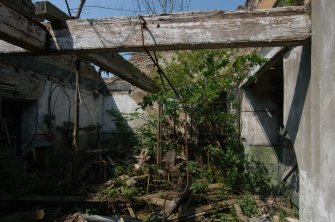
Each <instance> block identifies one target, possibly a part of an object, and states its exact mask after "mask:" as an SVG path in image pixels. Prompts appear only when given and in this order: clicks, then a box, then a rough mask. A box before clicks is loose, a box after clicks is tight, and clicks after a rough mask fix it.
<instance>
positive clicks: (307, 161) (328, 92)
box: [288, 0, 335, 221]
mask: <svg viewBox="0 0 335 222" xmlns="http://www.w3.org/2000/svg"><path fill="white" fill-rule="evenodd" d="M334 11H335V1H333V0H322V1H312V27H313V29H312V57H311V70H312V72H311V76H310V84H309V88H308V90H307V93H306V98H305V101H304V107H303V109H302V116H301V118H300V123H299V124H298V125H297V133H296V139H295V141H296V143H297V144H300V145H297V146H295V149H296V151H297V156H298V163H299V169H300V218H301V221H335V201H334V199H335V176H334V175H335V149H334V138H335V127H334V121H333V119H334V113H335V62H334V61H335V29H334V27H335V14H334ZM300 82H301V81H298V82H297V84H301V83H300ZM299 99H300V97H299ZM288 130H289V129H288Z"/></svg>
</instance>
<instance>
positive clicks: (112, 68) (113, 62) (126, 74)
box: [80, 53, 159, 92]
mask: <svg viewBox="0 0 335 222" xmlns="http://www.w3.org/2000/svg"><path fill="white" fill-rule="evenodd" d="M80 57H81V58H84V59H86V60H87V61H90V62H92V63H94V64H96V65H97V66H99V67H101V68H103V69H105V70H107V71H109V72H112V73H113V74H115V75H116V76H118V77H120V78H121V79H123V80H126V81H128V82H130V83H131V84H132V85H134V86H137V87H138V88H140V89H143V90H145V91H148V92H157V91H158V90H159V88H158V87H157V86H156V85H155V84H154V82H153V81H152V80H151V79H150V78H149V77H148V76H147V75H145V74H144V73H143V72H142V71H140V70H139V69H138V68H137V67H136V66H134V65H133V64H132V63H130V62H128V61H127V60H126V59H124V58H123V57H122V56H120V55H119V54H117V53H102V54H87V55H81V56H80Z"/></svg>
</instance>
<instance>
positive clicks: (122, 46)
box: [47, 7, 311, 53]
mask: <svg viewBox="0 0 335 222" xmlns="http://www.w3.org/2000/svg"><path fill="white" fill-rule="evenodd" d="M142 18H143V19H140V18H139V17H114V18H104V19H84V20H69V21H67V22H66V25H64V26H63V27H55V28H52V27H51V26H50V25H47V27H48V30H49V32H50V34H51V38H50V39H49V43H50V45H49V50H50V51H58V52H62V53H71V52H72V53H73V51H80V52H83V53H100V52H106V51H143V50H144V47H143V40H144V45H145V47H146V48H147V49H148V50H178V49H187V50H191V49H204V48H225V47H228V48H232V47H234V48H236V47H238V48H239V47H256V46H287V45H301V44H303V43H305V42H306V41H308V40H309V39H310V37H311V21H310V17H309V15H308V14H307V13H305V10H304V8H303V7H286V8H274V9H270V10H255V11H237V12H225V11H203V12H191V13H177V14H164V15H147V16H143V17H142ZM144 23H145V25H143V24H144ZM141 26H143V27H144V29H143V38H142V31H141Z"/></svg>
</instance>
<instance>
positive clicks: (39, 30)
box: [0, 2, 47, 51]
mask: <svg viewBox="0 0 335 222" xmlns="http://www.w3.org/2000/svg"><path fill="white" fill-rule="evenodd" d="M46 34H47V32H46V29H45V27H44V26H43V25H42V24H40V23H38V22H35V21H34V20H32V19H29V18H28V17H26V16H24V15H23V14H21V13H19V12H17V11H15V10H13V9H11V8H10V7H8V6H7V5H5V4H4V3H2V2H0V39H3V40H5V41H7V42H9V43H12V44H14V45H17V46H20V47H22V48H25V49H28V50H31V51H35V50H43V49H45V44H46ZM0 51H1V50H0Z"/></svg>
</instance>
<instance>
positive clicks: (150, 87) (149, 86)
mask: <svg viewBox="0 0 335 222" xmlns="http://www.w3.org/2000/svg"><path fill="white" fill-rule="evenodd" d="M35 14H36V17H38V18H42V19H46V20H49V21H50V22H52V23H56V24H57V25H60V24H61V23H60V22H64V21H66V20H68V19H71V17H69V16H68V15H66V14H65V13H64V12H62V11H61V10H60V9H58V8H57V7H56V6H54V5H53V4H51V3H50V2H48V1H41V2H36V4H35ZM0 46H1V49H2V50H1V51H4V50H14V51H17V52H27V51H26V50H24V49H22V48H20V47H17V46H14V45H12V44H9V43H7V42H4V41H1V40H0ZM78 57H80V58H83V59H85V60H87V61H89V62H92V63H94V64H96V65H97V66H99V67H101V68H103V69H105V70H106V71H109V72H112V73H113V74H115V75H117V76H118V77H120V78H121V79H124V80H126V81H128V82H130V83H131V84H133V85H134V86H137V87H138V88H140V89H143V90H145V91H148V92H157V91H158V88H157V86H156V85H155V84H154V83H153V81H152V80H151V79H150V78H149V77H147V76H146V75H145V74H144V73H142V72H141V71H140V70H139V69H138V68H137V67H135V66H134V65H133V64H132V63H130V62H128V61H127V60H125V59H124V58H123V57H122V56H120V55H119V54H117V53H104V54H87V55H81V54H80V55H78ZM14 58H15V57H14Z"/></svg>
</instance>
